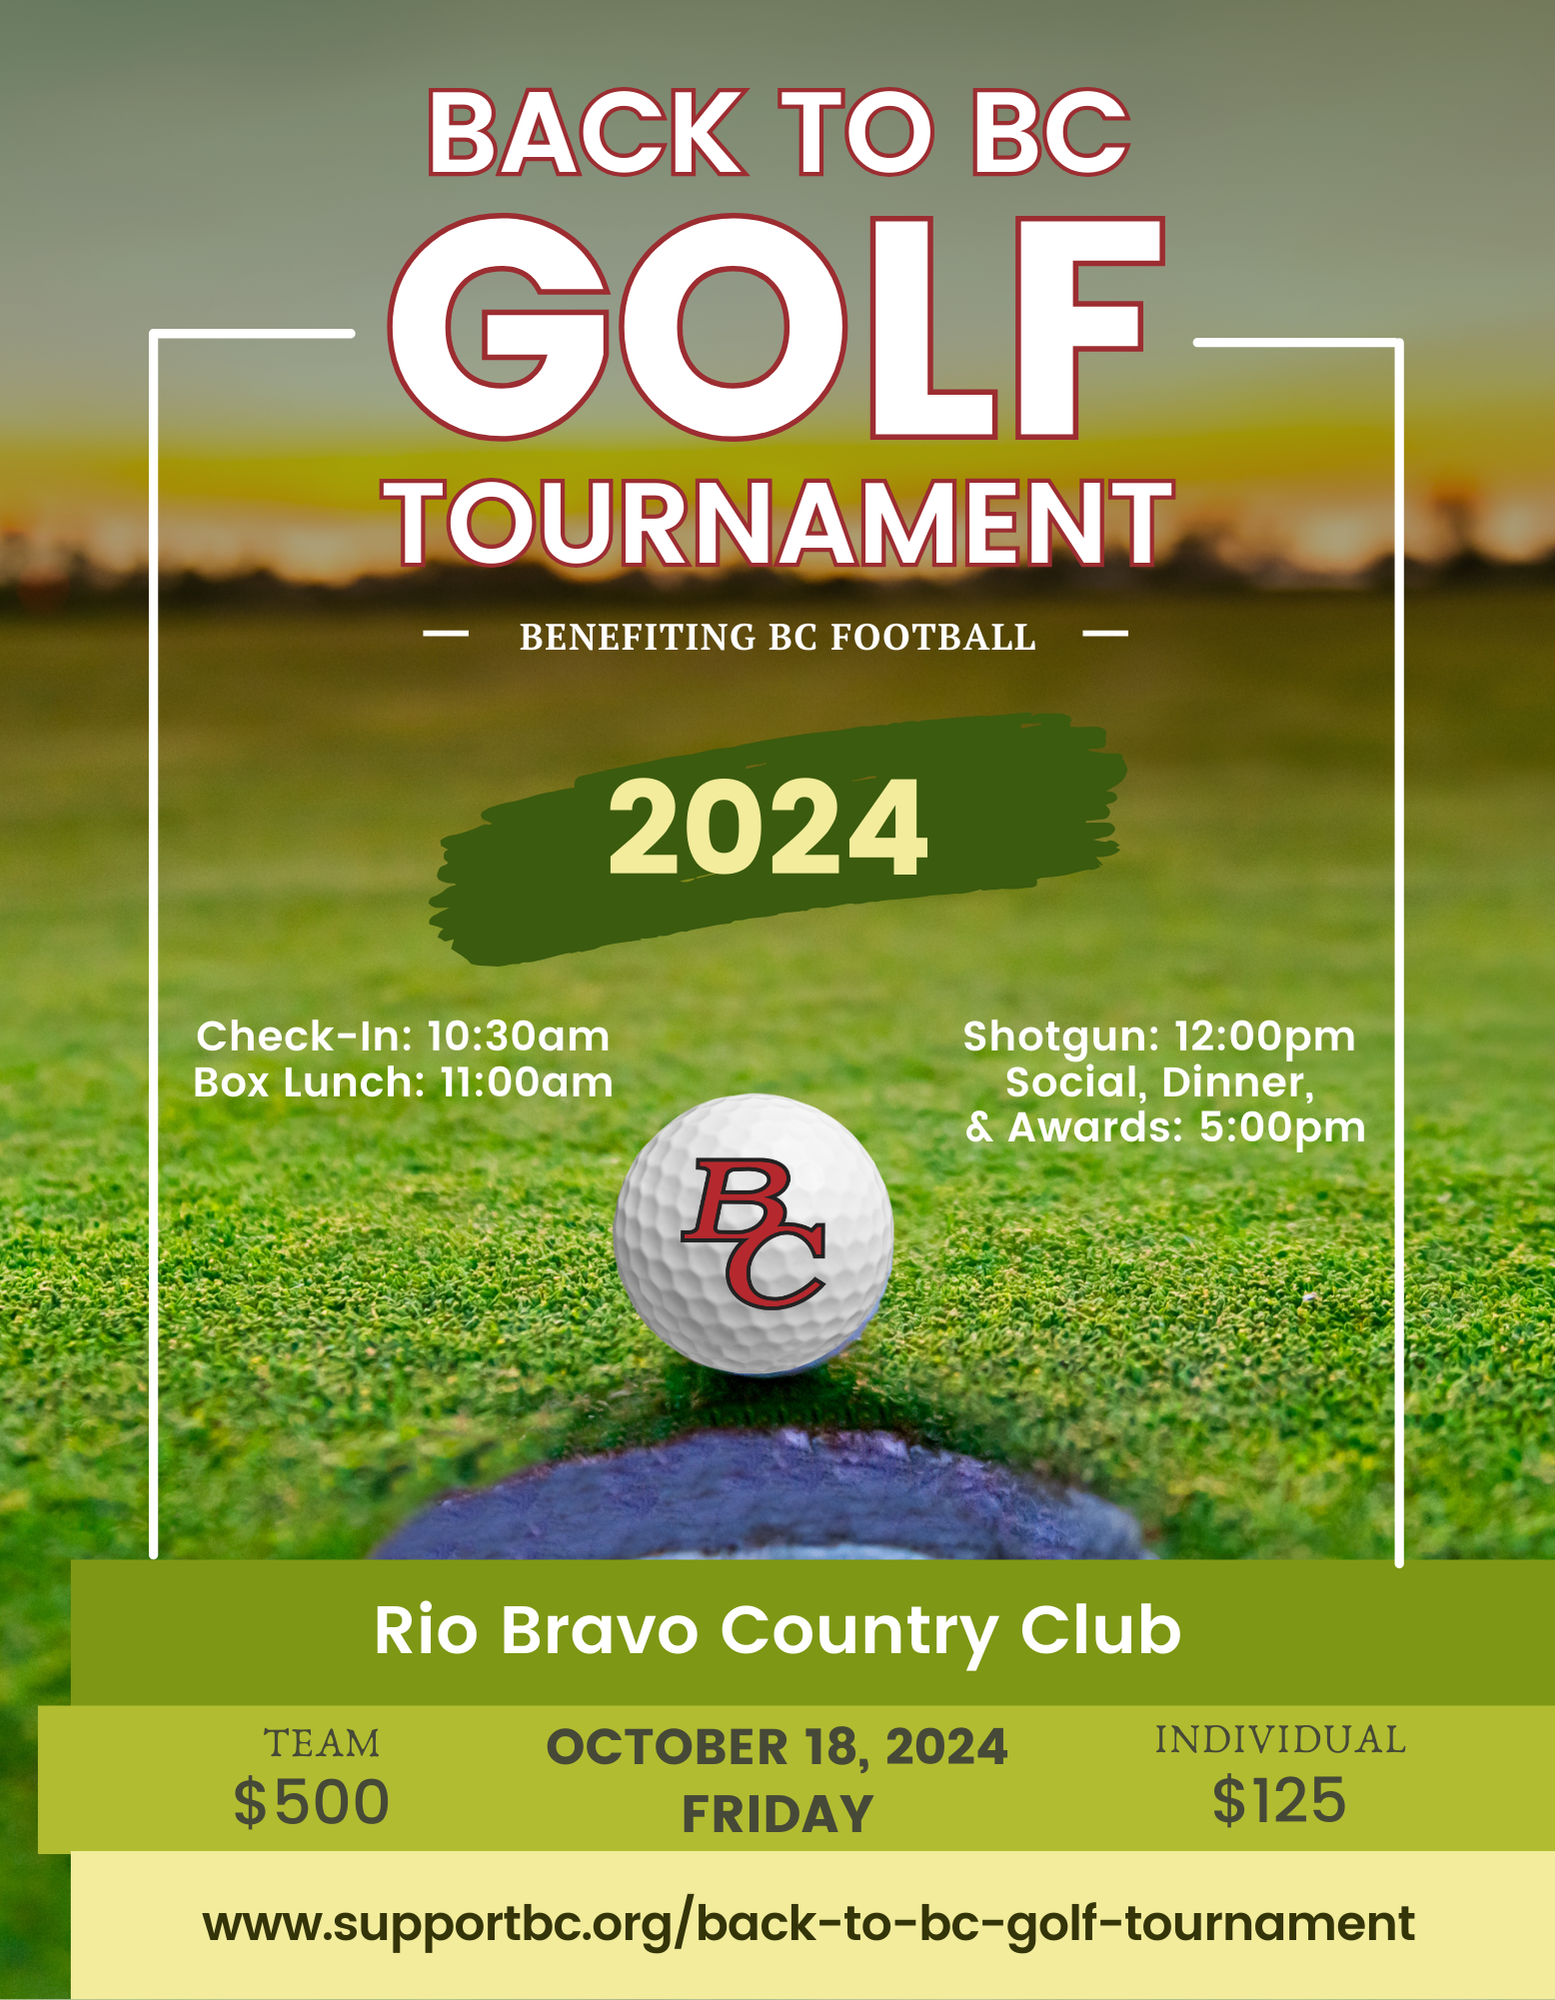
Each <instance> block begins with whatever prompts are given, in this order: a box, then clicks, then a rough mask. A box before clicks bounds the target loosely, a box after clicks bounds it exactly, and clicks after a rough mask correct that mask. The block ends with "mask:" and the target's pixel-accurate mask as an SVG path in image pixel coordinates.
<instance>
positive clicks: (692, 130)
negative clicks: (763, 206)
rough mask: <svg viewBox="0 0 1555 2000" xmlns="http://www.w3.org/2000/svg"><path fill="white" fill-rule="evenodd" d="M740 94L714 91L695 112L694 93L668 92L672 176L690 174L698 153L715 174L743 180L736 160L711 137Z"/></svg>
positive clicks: (691, 91)
mask: <svg viewBox="0 0 1555 2000" xmlns="http://www.w3.org/2000/svg"><path fill="white" fill-rule="evenodd" d="M744 95H745V92H744V91H743V90H717V91H714V93H713V95H712V96H711V97H710V98H709V99H708V100H707V102H706V104H704V105H703V106H702V109H701V110H700V111H698V110H697V94H696V92H695V91H694V90H672V91H671V92H670V137H671V139H672V141H673V148H674V150H673V155H672V160H671V164H670V172H671V173H672V174H676V175H686V174H694V173H695V172H696V170H697V157H696V156H697V154H698V153H700V154H701V155H702V157H703V159H704V160H706V162H707V163H708V165H709V166H710V167H711V168H712V170H713V172H714V173H715V174H737V175H739V176H740V178H741V179H743V178H744V176H745V169H744V168H743V167H742V166H741V165H740V163H739V161H738V160H737V159H736V158H735V157H734V155H733V154H732V153H729V152H726V151H725V150H724V148H723V146H722V145H720V143H719V142H718V140H717V139H715V138H714V137H713V128H714V126H715V125H717V124H718V123H719V121H720V120H721V119H724V118H727V117H728V115H729V113H730V112H731V111H732V110H733V109H734V107H735V106H736V105H737V104H738V103H739V101H740V99H741V98H742V97H743V96H744Z"/></svg>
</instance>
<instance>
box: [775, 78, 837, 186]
mask: <svg viewBox="0 0 1555 2000" xmlns="http://www.w3.org/2000/svg"><path fill="white" fill-rule="evenodd" d="M847 101H848V100H847V97H846V95H845V94H844V93H843V92H842V91H840V90H780V91H779V92H778V103H779V104H781V105H782V107H783V109H784V110H785V111H797V112H798V113H799V171H800V174H801V175H806V176H813V175H815V174H822V173H824V172H825V171H826V123H825V119H824V118H823V116H822V114H823V113H824V112H827V111H840V110H841V108H842V106H843V105H844V104H846V103H847Z"/></svg>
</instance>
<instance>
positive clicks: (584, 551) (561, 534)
mask: <svg viewBox="0 0 1555 2000" xmlns="http://www.w3.org/2000/svg"><path fill="white" fill-rule="evenodd" d="M611 529H612V522H611V516H610V481H609V480H608V479H591V480H590V481H589V535H588V540H587V541H586V542H583V543H581V544H579V543H573V542H569V541H568V539H567V489H566V486H565V484H564V482H563V481H562V480H560V479H543V480H541V482H540V539H541V541H542V542H543V543H544V545H545V552H546V554H547V555H548V556H549V557H550V558H551V560H552V562H559V563H565V564H567V566H568V567H569V568H570V569H583V568H586V567H587V565H588V564H589V563H597V562H598V561H599V559H600V557H601V556H602V555H604V553H605V551H606V550H607V549H608V548H609V547H610V535H611Z"/></svg>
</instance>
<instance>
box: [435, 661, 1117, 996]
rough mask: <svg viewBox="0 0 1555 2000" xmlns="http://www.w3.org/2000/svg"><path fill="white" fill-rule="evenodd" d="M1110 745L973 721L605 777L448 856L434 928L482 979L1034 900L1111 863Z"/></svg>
mask: <svg viewBox="0 0 1555 2000" xmlns="http://www.w3.org/2000/svg"><path fill="white" fill-rule="evenodd" d="M754 693H759V684H757V683H755V682H754V681H753V694H754ZM1105 740H1106V732H1105V730H1102V729H1077V728H1075V727H1074V726H1073V725H1072V724H1071V723H1070V720H1069V718H1068V716H1066V715H970V716H959V717H955V718H951V719H947V720H944V721H938V722H895V723H888V724H884V725H881V726H877V727H874V728H868V729H838V730H829V731H826V732H824V733H822V734H817V735H814V736H786V737H777V738H773V739H771V740H769V741H766V742H759V743H743V744H739V745H736V746H735V747H733V748H731V749H725V750H708V751H703V752H700V753H698V754H697V755H695V756H689V757H665V758H660V759H658V760H657V761H655V762H649V763H643V764H633V765H627V766H625V767H623V768H622V769H621V770H618V771H598V772H595V773H593V774H592V775H591V776H589V777H584V778H579V779H578V780H577V782H576V783H575V784H574V785H573V786H572V788H571V789H570V790H569V791H564V792H543V793H540V794H539V795H538V796H536V797H534V798H528V799H516V800H514V801H513V802H512V803H511V804H509V805H500V806H492V807H491V808H490V809H489V810H488V811H486V812H485V813H483V814H482V818H483V819H484V821H485V822H486V823H485V825H483V826H478V827H475V828H472V829H471V830H470V831H469V832H467V833H456V834H453V835H451V836H450V837H449V838H448V839H446V840H445V841H444V842H443V846H444V848H445V850H446V851H447V856H448V859H447V864H446V866H445V867H444V868H443V869H442V870H441V871H440V877H439V879H440V880H442V881H444V882H447V883H448V884H449V885H450V886H449V887H448V888H447V889H445V890H444V891H443V892H442V894H441V895H439V896H437V897H435V898H434V899H433V900H434V908H435V909H436V910H437V915H436V916H435V917H434V918H433V919H432V922H433V923H434V924H435V925H436V927H437V929H438V932H439V934H440V936H442V937H444V938H446V939H447V941H448V942H449V943H450V944H451V945H452V946H453V948H454V950H455V951H457V952H458V953H459V954H460V956H461V957H463V958H467V959H468V960H469V961H470V962H471V964H473V965H522V964H527V963H529V962H531V961H532V960H535V959H542V958H552V957H554V956H555V955H556V954H557V953H559V952H569V951H591V950H593V949H594V947H595V946H597V945H604V944H619V943H621V942H623V941H624V940H626V939H628V938H647V937H664V936H667V935H668V934H669V933H670V932H672V931H690V930H701V929H703V928H705V927H706V926H708V925H710V924H728V923H734V922H735V921H737V920H738V919H741V918H747V917H768V916H774V915H776V914H778V913H779V912H781V911H786V910H812V909H820V908H827V907H832V906H834V905H837V904H842V903H876V902H885V901H890V900H894V899H900V898H903V897H908V896H950V895H960V894H963V893H965V892H966V891H968V890H972V889H1021V888H1029V887H1031V886H1032V884H1034V883H1035V882H1037V881H1039V880H1040V879H1041V878H1042V877H1044V876H1053V875H1073V874H1077V873H1078V872H1080V871H1081V870H1083V869H1087V868H1098V867H1100V865H1101V858H1102V856H1103V855H1107V854H1113V853H1116V851H1117V847H1116V843H1115V842H1114V841H1111V840H1109V839H1107V838H1106V836H1107V835H1108V834H1110V833H1111V832H1112V826H1111V824H1110V822H1109V821H1108V818H1107V809H1108V807H1109V806H1110V805H1111V803H1112V801H1113V798H1114V796H1115V794H1114V792H1113V791H1112V789H1111V788H1112V787H1113V786H1115V785H1116V784H1117V783H1118V782H1119V781H1120V780H1121V779H1122V777H1123V774H1124V770H1125V768H1126V767H1125V765H1124V762H1123V759H1122V758H1121V757H1119V756H1118V755H1117V754H1116V753H1115V752H1112V751H1106V750H1103V749H1102V748H1101V745H1102V744H1103V743H1104V742H1105Z"/></svg>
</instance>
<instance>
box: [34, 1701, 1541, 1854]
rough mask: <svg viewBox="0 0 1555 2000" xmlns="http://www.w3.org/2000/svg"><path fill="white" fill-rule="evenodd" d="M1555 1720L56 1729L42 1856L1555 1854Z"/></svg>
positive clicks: (78, 1720)
mask: <svg viewBox="0 0 1555 2000" xmlns="http://www.w3.org/2000/svg"><path fill="white" fill-rule="evenodd" d="M1552 1753H1555V1712H1552V1710H1551V1709H1549V1708H1547V1707H1545V1708H1438V1707H1433V1708H1412V1707H1400V1706H1397V1705H1392V1704H1387V1703H1381V1704H1370V1703H1361V1704H1346V1703H1321V1702H1320V1703H1313V1704H1304V1705H1302V1706H1300V1707H1294V1708H1286V1707H1282V1706H1278V1705H1265V1706H1261V1707H1247V1706H1225V1707H1217V1706H1215V1705H1214V1704H1205V1705H1202V1706H1201V1705H1194V1706H1191V1707H1179V1706H1176V1705H1174V1704H1171V1703H1163V1704H1159V1705H1152V1706H1144V1707H1127V1708H1092V1707H1077V1708H1067V1709H1062V1710H1051V1709H1032V1708H1028V1707H1020V1706H1015V1705H995V1706H988V1705H985V1704H982V1703H971V1702H962V1703H959V1704H953V1705H948V1706H935V1705H932V1704H931V1705H925V1704H921V1703H913V1702H910V1701H905V1702H901V1703H898V1704H894V1705H892V1706H889V1707H886V1706H869V1707H860V1706H858V1705H856V1704H853V1703H840V1704H832V1705H830V1706H826V1707H816V1708H811V1707H804V1708H796V1707H790V1706H784V1705H781V1704H769V1703H760V1702H756V1703H751V1704H749V1705H747V1706H743V1707H738V1708H733V1707H728V1706H715V1705H703V1706H696V1707H688V1706H685V1705H676V1706H674V1707H665V1706H662V1705H648V1706H640V1705H638V1704H635V1703H626V1704H617V1705H611V1706H605V1707H600V1706H585V1705H579V1704H572V1705H563V1706H558V1705H554V1704H550V1703H547V1704H544V1705H541V1706H536V1707H519V1708H424V1707H423V1708H400V1707H391V1706H379V1705H376V1704H373V1703H365V1704H364V1703H358V1702H344V1703H340V1702H336V1703H296V1702H290V1703H288V1702H272V1703H270V1704H268V1705H266V1706H264V1707H251V1708H113V1707H104V1708H55V1709H44V1710H43V1711H42V1712H41V1737H40V1773H41V1805H40V1811H39V1842H40V1846H41V1847H42V1848H43V1849H44V1850H45V1851H47V1852H69V1851H71V1850H73V1849H83V1850H84V1849H92V1850H104V1849H145V1848H166V1849H191V1848H203V1849H220V1848H240V1849H243V1850H244V1851H248V1852H256V1853H263V1852H276V1853H293V1852H302V1851H307V1850H313V1851H319V1852H329V1853H335V1852H349V1851H353V1850H365V1851H371V1852H384V1851H392V1850H395V1849H404V1848H415V1849H417V1850H418V1851H422V1852H429V1851H433V1850H439V1849H441V1850H445V1851H446V1850H462V1851H466V1852H468V1851H473V1850H477V1849H497V1850H503V1849H511V1848H515V1847H539V1846H544V1847H552V1848H566V1849H576V1850H584V1849H594V1850H602V1849H625V1848H635V1849H668V1848H674V1849H697V1850H713V1851H729V1850H731V1849H732V1850H735V1851H738V1850H740V1849H742V1848H763V1849H782V1850H788V1851H798V1852H814V1851H815V1850H817V1849H822V1848H825V1849H842V1850H844V1851H846V1852H849V1853H858V1852H861V1851H867V1850H871V1849H891V1850H896V1849H900V1850H904V1851H905V1850H912V1849H925V1848H938V1849H940V1850H974V1849H975V1850H993V1849H1026V1848H1038V1847H1042V1846H1044V1845H1051V1844H1053V1842H1054V1841H1057V1840H1061V1842H1062V1844H1064V1845H1065V1846H1070V1847H1075V1848H1085V1849H1091V1850H1103V1849H1130V1850H1138V1849H1144V1848H1154V1849H1163V1850H1165V1849H1174V1848H1198V1849H1201V1850H1215V1851H1221V1852H1225V1853H1263V1852H1272V1851H1276V1850H1278V1851H1309V1852H1317V1853H1326V1852H1330V1851H1332V1852H1339V1851H1343V1850H1364V1849H1371V1850H1388V1851H1395V1852H1397V1851H1401V1850H1405V1849H1429V1848H1453V1849H1457V1850H1466V1849H1492V1848H1493V1849H1500V1850H1505V1849H1513V1848H1539V1847H1543V1846H1545V1845H1547V1844H1548V1839H1549V1823H1548V1806H1547V1799H1548V1789H1549V1779H1550V1776H1551V1768H1552Z"/></svg>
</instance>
